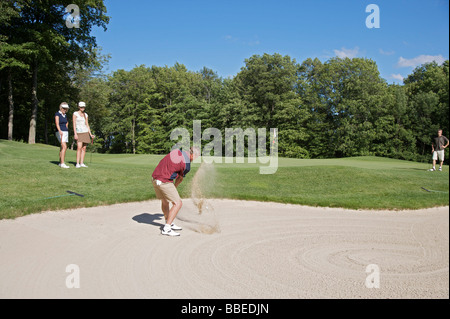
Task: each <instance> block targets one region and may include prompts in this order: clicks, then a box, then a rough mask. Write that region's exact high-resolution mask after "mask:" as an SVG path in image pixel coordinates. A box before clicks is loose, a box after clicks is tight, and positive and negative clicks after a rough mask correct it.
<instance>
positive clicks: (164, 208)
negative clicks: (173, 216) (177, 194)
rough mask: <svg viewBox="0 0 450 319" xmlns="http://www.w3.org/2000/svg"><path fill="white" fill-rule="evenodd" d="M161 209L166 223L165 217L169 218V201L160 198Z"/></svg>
mask: <svg viewBox="0 0 450 319" xmlns="http://www.w3.org/2000/svg"><path fill="white" fill-rule="evenodd" d="M161 210H162V211H163V213H164V219H165V221H166V224H167V219H168V218H169V211H170V203H169V202H168V201H167V200H166V199H164V198H163V199H162V200H161Z"/></svg>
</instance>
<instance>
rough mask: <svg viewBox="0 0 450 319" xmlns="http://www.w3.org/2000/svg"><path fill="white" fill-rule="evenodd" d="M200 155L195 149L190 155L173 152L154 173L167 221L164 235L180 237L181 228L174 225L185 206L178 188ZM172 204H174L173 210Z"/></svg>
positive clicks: (153, 177)
mask: <svg viewBox="0 0 450 319" xmlns="http://www.w3.org/2000/svg"><path fill="white" fill-rule="evenodd" d="M199 155H200V151H199V150H198V149H197V148H195V147H192V148H191V149H190V150H189V154H188V153H186V152H185V151H182V150H179V149H176V150H173V151H172V152H170V153H169V154H167V155H166V156H165V157H164V158H163V159H162V160H161V161H160V162H159V164H158V166H156V168H155V170H154V171H153V174H152V182H153V188H154V189H155V193H156V196H157V197H158V198H159V199H160V200H161V209H162V211H163V213H164V218H165V220H166V224H165V226H164V228H163V229H162V231H161V234H163V235H167V236H180V233H177V232H175V231H176V230H181V227H179V226H177V225H175V224H174V223H173V222H174V220H175V218H176V216H177V214H178V212H179V211H180V209H181V207H182V206H183V202H182V201H181V197H180V195H179V194H178V190H177V187H178V185H180V183H181V182H182V181H183V178H184V177H185V176H186V174H187V173H189V171H190V170H191V162H192V161H194V160H195V159H196V158H197V157H198V156H199ZM170 203H172V207H171V208H170Z"/></svg>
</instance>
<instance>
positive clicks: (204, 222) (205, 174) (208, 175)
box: [177, 162, 220, 234]
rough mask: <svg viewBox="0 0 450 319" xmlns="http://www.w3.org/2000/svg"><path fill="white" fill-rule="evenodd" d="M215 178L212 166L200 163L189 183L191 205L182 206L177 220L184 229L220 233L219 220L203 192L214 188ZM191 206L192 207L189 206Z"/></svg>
mask: <svg viewBox="0 0 450 319" xmlns="http://www.w3.org/2000/svg"><path fill="white" fill-rule="evenodd" d="M215 178H216V174H215V168H214V165H213V164H208V163H204V162H202V163H201V164H200V167H199V168H198V170H197V172H196V173H195V175H194V178H193V179H192V183H191V198H190V202H191V203H186V204H188V205H183V208H182V209H181V211H180V213H179V214H178V217H177V218H178V219H179V220H181V221H183V222H185V223H186V224H185V225H184V226H185V227H186V228H188V229H191V230H193V231H195V232H198V233H202V234H214V233H219V232H220V226H219V220H218V218H217V215H216V213H215V210H214V207H213V205H212V203H211V201H210V200H209V199H208V198H207V196H206V195H205V190H207V189H211V188H212V187H214V181H215ZM191 204H192V205H191Z"/></svg>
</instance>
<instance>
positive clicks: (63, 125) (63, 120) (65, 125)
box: [55, 102, 69, 168]
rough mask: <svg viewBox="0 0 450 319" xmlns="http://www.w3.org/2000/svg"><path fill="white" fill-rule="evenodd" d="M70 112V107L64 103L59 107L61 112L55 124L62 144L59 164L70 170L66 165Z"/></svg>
mask: <svg viewBox="0 0 450 319" xmlns="http://www.w3.org/2000/svg"><path fill="white" fill-rule="evenodd" d="M68 111H69V105H68V104H67V103H66V102H63V103H61V104H60V106H59V111H58V112H56V114H55V124H56V129H57V132H56V138H57V139H58V141H59V143H60V144H61V148H60V150H59V164H58V166H59V167H61V168H69V166H67V165H66V164H65V162H64V161H65V158H66V151H67V143H69V121H68V120H67V112H68Z"/></svg>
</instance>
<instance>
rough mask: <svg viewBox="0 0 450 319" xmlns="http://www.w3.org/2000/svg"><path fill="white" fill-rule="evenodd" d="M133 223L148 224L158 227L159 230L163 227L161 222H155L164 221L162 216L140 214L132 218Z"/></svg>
mask: <svg viewBox="0 0 450 319" xmlns="http://www.w3.org/2000/svg"><path fill="white" fill-rule="evenodd" d="M133 220H134V221H135V222H138V223H139V224H148V225H153V226H159V227H160V228H161V227H163V226H164V224H163V222H156V221H157V220H161V221H163V220H164V215H163V214H147V213H145V214H141V215H137V216H134V217H133Z"/></svg>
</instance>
